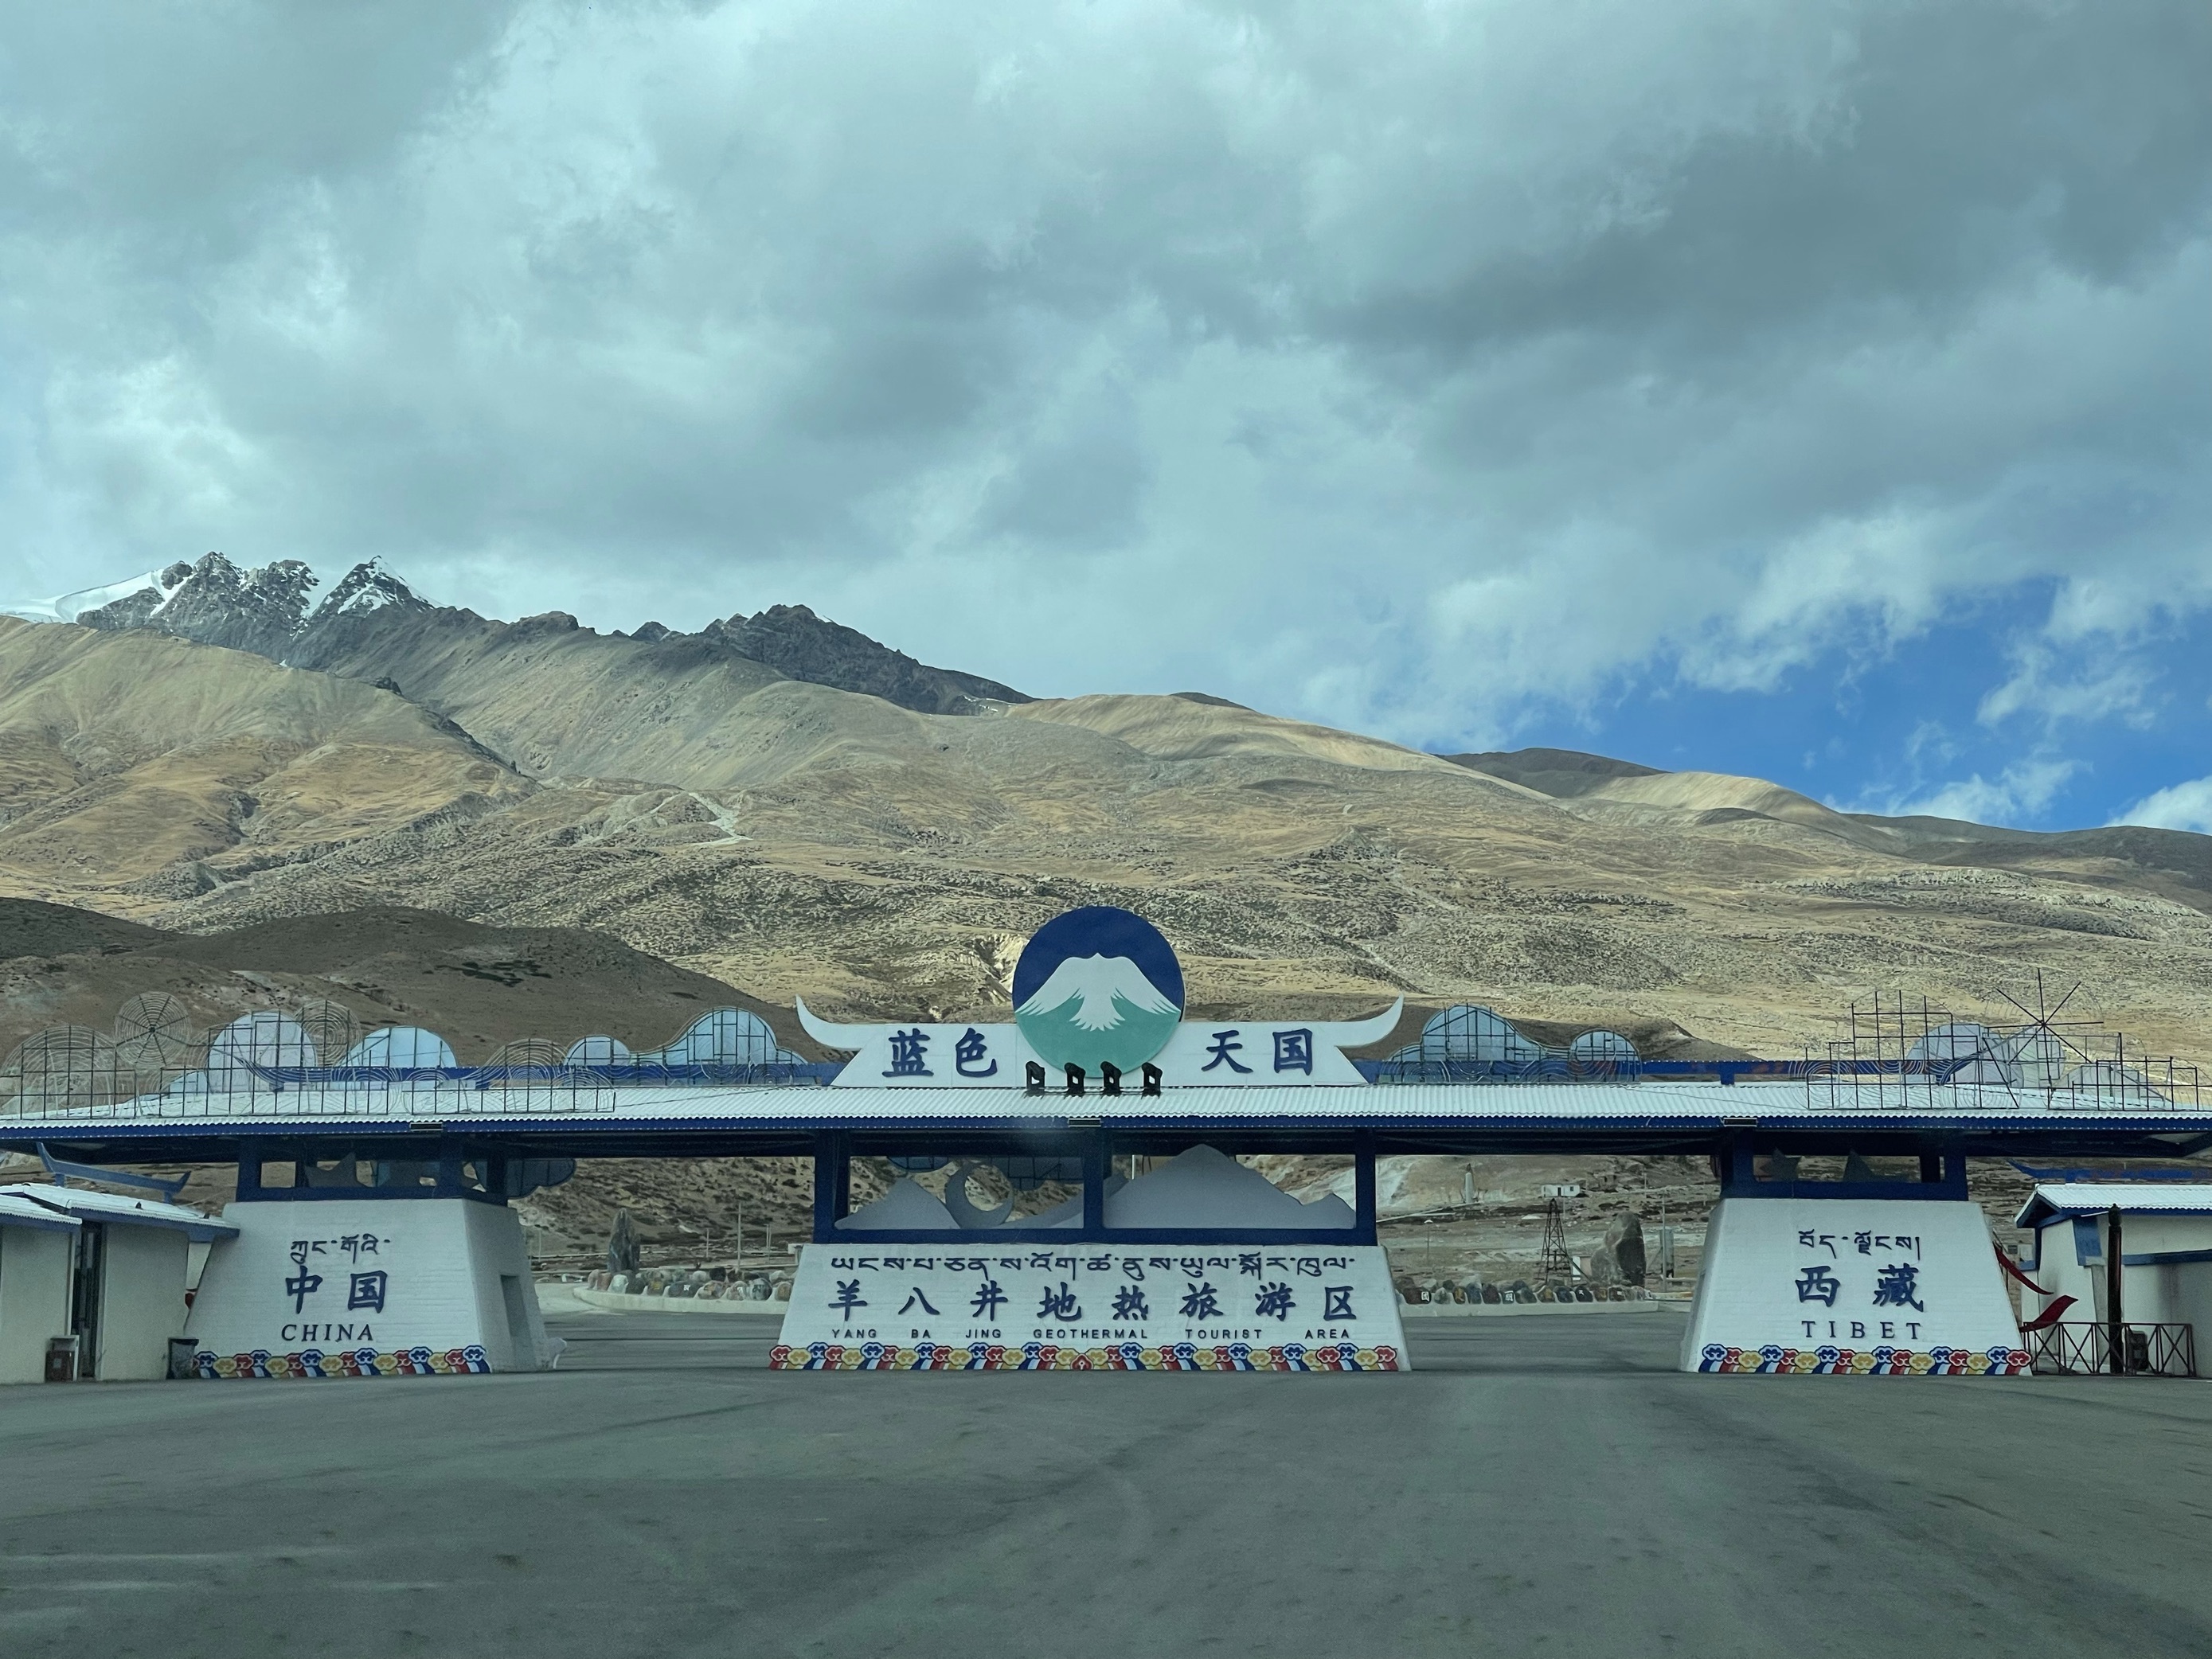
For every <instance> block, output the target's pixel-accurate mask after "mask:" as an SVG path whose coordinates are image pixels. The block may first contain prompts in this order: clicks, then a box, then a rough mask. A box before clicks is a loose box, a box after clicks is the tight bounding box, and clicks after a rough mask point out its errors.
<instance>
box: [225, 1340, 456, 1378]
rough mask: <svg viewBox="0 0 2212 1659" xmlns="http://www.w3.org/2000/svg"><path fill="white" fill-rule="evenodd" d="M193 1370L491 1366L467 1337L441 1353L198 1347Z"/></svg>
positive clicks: (294, 1373) (371, 1371) (414, 1370)
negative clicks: (209, 1349)
mask: <svg viewBox="0 0 2212 1659" xmlns="http://www.w3.org/2000/svg"><path fill="white" fill-rule="evenodd" d="M192 1367H193V1370H194V1372H195V1373H196V1374H197V1375H198V1376H204V1377H208V1378H210V1379H213V1378H216V1377H233V1376H281V1377H293V1378H298V1377H311V1376H484V1375H486V1374H487V1373H489V1371H490V1370H491V1361H490V1360H489V1359H488V1358H485V1355H484V1351H483V1349H482V1348H480V1347H477V1346H476V1345H475V1344H474V1343H471V1344H470V1345H469V1346H467V1347H465V1348H450V1349H447V1351H446V1352H442V1353H441V1352H438V1351H436V1350H435V1349H432V1348H403V1349H400V1350H398V1351H397V1352H392V1353H380V1352H378V1351H377V1350H375V1349H374V1348H349V1349H345V1350H343V1351H341V1352H337V1353H325V1352H323V1351H322V1350H321V1349H319V1348H308V1349H307V1350H305V1351H304V1352H300V1353H270V1352H269V1351H268V1350H267V1349H265V1348H256V1349H255V1350H254V1351H253V1352H252V1353H240V1354H214V1353H196V1354H194V1355H193V1356H192Z"/></svg>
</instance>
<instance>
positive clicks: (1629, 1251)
mask: <svg viewBox="0 0 2212 1659" xmlns="http://www.w3.org/2000/svg"><path fill="white" fill-rule="evenodd" d="M1605 1253H1606V1255H1608V1256H1610V1257H1611V1258H1612V1259H1613V1266H1614V1267H1615V1268H1616V1269H1617V1270H1618V1271H1619V1273H1620V1277H1621V1279H1622V1281H1623V1282H1624V1283H1626V1284H1630V1285H1641V1284H1642V1283H1643V1282H1644V1223H1643V1222H1642V1220H1640V1219H1639V1218H1638V1217H1637V1216H1636V1215H1635V1214H1634V1213H1633V1212H1631V1213H1628V1214H1626V1215H1617V1216H1615V1217H1614V1218H1613V1225H1611V1226H1609V1227H1607V1229H1606V1230H1605Z"/></svg>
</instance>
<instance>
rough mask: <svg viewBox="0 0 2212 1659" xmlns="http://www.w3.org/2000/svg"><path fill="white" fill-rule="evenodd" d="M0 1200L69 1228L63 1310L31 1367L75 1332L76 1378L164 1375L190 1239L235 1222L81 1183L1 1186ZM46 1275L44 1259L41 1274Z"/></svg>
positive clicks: (177, 1328)
mask: <svg viewBox="0 0 2212 1659" xmlns="http://www.w3.org/2000/svg"><path fill="white" fill-rule="evenodd" d="M0 1200H9V1204H10V1207H11V1208H17V1207H20V1206H25V1205H27V1206H31V1208H32V1209H33V1210H35V1211H39V1212H44V1213H45V1214H46V1215H47V1216H50V1217H52V1218H56V1219H58V1220H60V1221H61V1222H62V1223H63V1224H64V1225H65V1226H66V1227H68V1228H69V1230H70V1231H69V1233H68V1235H67V1237H69V1240H70V1243H69V1246H68V1248H67V1250H66V1253H65V1254H66V1261H65V1270H64V1271H65V1278H66V1283H67V1288H66V1291H65V1293H64V1311H63V1318H62V1319H61V1321H60V1322H58V1323H57V1324H56V1325H55V1326H54V1327H53V1328H50V1329H48V1330H47V1331H46V1333H45V1334H44V1337H43V1338H41V1339H38V1346H39V1348H40V1355H41V1358H40V1364H39V1370H38V1375H39V1376H45V1375H46V1364H45V1359H44V1358H43V1356H44V1352H45V1350H46V1343H47V1341H48V1340H51V1339H52V1338H53V1337H56V1336H73V1337H75V1338H76V1363H75V1365H74V1368H73V1369H74V1372H75V1375H76V1377H77V1378H78V1379H80V1380H98V1381H104V1382H149V1381H151V1380H153V1379H155V1378H156V1377H164V1376H167V1375H168V1374H169V1342H170V1340H171V1339H172V1338H173V1337H176V1336H179V1335H180V1334H183V1331H184V1328H185V1313H186V1307H185V1289H186V1286H187V1283H188V1273H189V1268H190V1263H191V1247H192V1246H193V1245H194V1244H195V1243H200V1244H206V1243H213V1242H214V1241H215V1240H216V1239H222V1238H230V1237H235V1236H236V1233H237V1231H238V1230H237V1229H236V1228H234V1227H232V1226H229V1225H226V1224H224V1223H222V1222H220V1221H211V1220H210V1219H209V1218H207V1217H205V1216H204V1215H202V1214H200V1213H199V1212H197V1210H187V1209H184V1208H182V1207H180V1206H178V1205H174V1204H169V1203H166V1202H163V1201H162V1200H160V1199H152V1198H134V1197H128V1196H125V1195H123V1194H116V1193H100V1192H92V1191H88V1190H85V1189H83V1188H72V1187H63V1186H52V1187H39V1186H31V1185H21V1186H15V1187H0ZM46 1249H47V1250H48V1251H51V1250H52V1246H51V1245H49V1246H47V1247H46ZM39 1259H40V1258H35V1257H34V1261H37V1260H39ZM34 1271H36V1270H35V1269H34ZM51 1273H52V1268H51V1267H46V1269H45V1270H44V1272H43V1273H39V1279H40V1280H42V1281H43V1280H44V1279H46V1277H47V1276H48V1275H50V1274H51ZM50 1288H51V1286H50V1285H46V1284H44V1283H41V1284H40V1289H39V1290H38V1291H35V1292H34V1294H35V1295H38V1296H40V1297H44V1296H45V1295H46V1294H47V1293H48V1291H49V1290H50ZM11 1340H12V1338H11ZM21 1380H25V1381H28V1380H32V1379H29V1378H23V1379H21Z"/></svg>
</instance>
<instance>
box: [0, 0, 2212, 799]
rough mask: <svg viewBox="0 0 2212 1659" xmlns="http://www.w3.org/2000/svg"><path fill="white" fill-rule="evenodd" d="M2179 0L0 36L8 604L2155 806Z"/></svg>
mask: <svg viewBox="0 0 2212 1659" xmlns="http://www.w3.org/2000/svg"><path fill="white" fill-rule="evenodd" d="M2208 87H2212V9H2208V8H2207V7H2205V6H2204V5H2203V3H2202V0H2175V3H2163V4H2162V3H2135V0H2088V3H2081V4H2069V3H2064V0H2017V3H1975V0H1954V3H1930V4H1926V5H1917V6H1915V5H1905V4H1883V3H1869V4H1847V3H1828V0H1790V3H1787V4H1776V3H1774V0H1670V3H1668V4H1664V5H1655V4H1652V3H1650V0H1620V3H1607V0H1587V3H1585V0H1514V3H1504V0H1473V3H1455V0H1427V3H1401V0H1361V3H1359V4H1356V5H1347V4H1343V3H1331V4H1327V5H1304V4H1299V3H1296V0H1288V3H1283V4H1279V5H1273V6H1267V7H1260V8H1253V9H1240V8H1238V7H1237V6H1236V5H1234V4H1231V3H1176V0H1092V3H1079V4H1053V3H1047V0H1022V3H1018V4H1004V5H997V4H991V3H972V0H928V3H912V4H896V3H881V0H839V3H836V4H830V3H811V4H809V3H786V0H758V3H756V0H737V3H728V4H720V5H717V4H713V3H695V4H681V5H679V4H667V5H655V4H638V5H623V4H598V5H588V6H587V5H580V4H568V3H546V4H527V3H526V4H517V5H504V6H481V7H474V8H471V7H469V6H467V5H465V4H461V3H457V0H425V3H420V4H416V5H413V6H411V7H410V6H406V5H403V4H401V3H398V0H383V3H379V4H375V5H368V4H365V3H363V4H348V3H325V4H317V5H312V6H302V5H296V4H288V5H281V6H258V5H254V4H251V3H228V4H224V3H206V4H200V5H192V6H185V5H167V6H163V5H149V4H147V3H145V0H132V3H131V4H128V5H113V6H110V5H106V4H103V3H100V0H72V3H70V4H68V5H65V6H52V7H45V8H30V7H17V8H15V9H12V11H11V15H10V20H9V24H8V27H7V28H6V30H5V31H4V32H3V33H0V526H4V528H0V587H5V588H6V589H7V590H8V592H5V593H4V594H0V598H6V599H20V598H26V597H37V596H40V595H44V594H48V593H53V592H61V591H64V590H66V589H69V588H71V587H76V586H86V585H88V584H90V583H92V582H95V581H101V580H112V579H113V578H114V577H117V576H119V575H123V574H128V573H129V572H131V571H135V570H142V569H145V568H149V566H157V565H161V564H164V563H167V562H169V561H171V560H172V559H174V558H177V557H190V556H197V554H198V553H200V552H203V551H204V550H208V549H210V548H220V549H222V550H223V551H225V552H226V553H228V554H229V555H230V556H232V557H234V558H235V559H237V560H239V561H240V562H246V563H252V564H259V563H264V562H267V561H268V560H270V559H273V558H277V557H284V556H296V557H302V558H306V559H307V560H308V561H310V562H313V563H314V564H315V565H317V566H318V567H319V568H343V566H344V565H346V564H348V563H349V562H352V561H354V560H356V559H357V558H361V557H366V556H371V555H381V556H385V557H386V558H387V559H388V560H390V561H391V562H392V564H393V566H394V567H395V568H398V570H399V571H401V572H402V573H403V574H405V575H406V576H407V577H408V578H409V579H410V580H412V581H414V582H415V583H416V585H417V586H420V587H422V589H423V590H424V591H425V592H428V593H429V594H430V595H431V596H433V597H435V598H438V599H445V600H448V601H450V602H454V603H462V604H466V605H471V606H473V607H475V608H476V609H477V610H479V611H484V612H486V613H487V614H490V615H498V616H506V617H514V616H519V615H523V614H526V613H529V612H532V611H543V610H547V609H552V608H560V609H565V610H569V611H574V612H576V613H577V614H578V615H579V616H580V617H583V618H584V620H585V621H586V622H587V623H596V624H598V625H599V626H600V627H603V628H614V627H627V626H630V625H634V624H635V623H637V622H640V621H642V620H644V619H645V618H647V617H656V618H658V619H659V620H661V621H663V622H665V623H670V624H671V625H674V626H680V627H691V626H696V625H698V624H699V623H703V622H705V621H706V620H708V618H709V617H714V616H720V615H726V614H728V613H730V612H732V611H738V610H746V611H750V610H757V609H758V608H760V607H761V606H763V605H769V604H772V603H775V602H779V601H784V602H803V603H806V604H810V605H813V606H814V608H815V609H817V611H822V612H823V613H824V614H826V615H829V616H834V617H837V618H839V619H840V620H842V621H846V622H849V623H853V624H854V625H855V626H857V627H860V628H862V629H866V630H867V631H869V632H870V633H872V634H874V635H877V636H878V637H879V638H883V639H885V640H888V641H890V642H892V643H894V644H896V645H897V646H899V647H902V648H903V649H906V650H908V651H910V652H912V653H914V654H915V655H917V656H920V657H921V658H923V659H926V660H929V661H933V662H939V663H944V664H948V665H955V666H959V667H963V668H968V669H970V670H973V671H979V672H984V673H988V674H991V675H994V676H995V677H997V678H1001V679H1004V680H1006V681H1009V682H1011V683H1012V684H1016V685H1018V686H1020V687H1022V688H1024V690H1030V691H1032V692H1036V693H1041V694H1047V695H1051V694H1068V693H1075V692H1081V691H1088V690H1181V689H1203V690H1211V691H1213V692H1217V693H1219V694H1221V695H1224V696H1231V697H1234V698H1236V699H1237V700H1239V701H1242V702H1249V703H1252V704H1254V705H1255V706H1258V707H1261V708H1267V709H1270V710H1273V711H1275V712H1279V713H1285V714H1299V715H1303V716H1306V717H1310V718H1313V719H1318V720H1327V721H1329V722H1332V723H1334V724H1338V725H1343V726H1352V727H1356V728H1358V729H1362V730H1365V731H1370V732H1378V733H1382V734H1384V735H1387V736H1390V737H1393V738H1398V739H1400V740H1402V741H1405V742H1408V743H1412V744H1419V745H1421V746H1424V747H1429V748H1434V749H1439V750H1457V749H1465V748H1488V747H1499V746H1509V745H1519V744H1535V743H1545V744H1561V745H1565V746H1571V747H1577V748H1589V749H1596V750H1603V751H1605V752H1608V753H1613V754H1618V755H1623V756H1626V757H1632V758H1635V759H1639V760H1642V761H1644V762H1646V763H1650V764H1653V765H1658V766H1665V767H1690V766H1696V767H1705V768H1710V769H1720V770H1729V771H1743V772H1752V773H1757V774H1760V775H1766V776H1771V777H1774V778H1777V779H1778V780H1780V781H1784V782H1786V783H1788V784H1790V785H1791V786H1792V787H1797V788H1800V789H1803V790H1805V791H1806V792H1807V793H1811V794H1814V795H1815V796H1818V797H1820V798H1822V799H1828V800H1831V801H1833V802H1835V803H1837V804H1838V805H1847V806H1851V807H1857V808H1862V809H1865V810H1873V811H1938V812H1943V813H1947V814H1950V815H1954V816H1964V817H1979V818H1982V819H1984V820H1988V821H1992V822H1998V823H2018V824H2022V825H2028V826H2035V827H2069V826H2074V825H2081V824H2091V823H2104V822H2106V821H2108V820H2111V819H2113V818H2116V817H2126V818H2130V819H2132V820H2133V821H2136V822H2145V823H2171V824H2173V825H2177V826H2181V827H2191V828H2200V829H2212V777H2208V776H2207V774H2212V744H2208V742H2207V741H2206V738H2207V736H2208V733H2212V708H2208V698H2212V649H2208V647H2212V465H2208V463H2212V453H2208V452H2209V451H2212V327H2209V326H2208V323H2212V304H2208V301H2212V97H2208V95H2207V93H2206V88H2208Z"/></svg>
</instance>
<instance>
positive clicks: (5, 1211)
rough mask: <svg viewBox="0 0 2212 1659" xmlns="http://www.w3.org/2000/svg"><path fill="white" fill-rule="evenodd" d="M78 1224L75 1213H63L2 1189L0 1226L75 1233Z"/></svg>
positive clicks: (0, 1196)
mask: <svg viewBox="0 0 2212 1659" xmlns="http://www.w3.org/2000/svg"><path fill="white" fill-rule="evenodd" d="M78 1225H79V1223H78V1221H77V1218H76V1217H75V1216H73V1215H62V1214H59V1213H58V1212H55V1211H53V1210H50V1209H48V1208H47V1207H46V1206H45V1205H43V1204H34V1203H33V1202H32V1201H31V1200H29V1199H27V1198H17V1197H15V1195H14V1194H12V1193H9V1192H5V1191H0V1227H33V1228H39V1229H42V1230H44V1231H48V1232H57V1233H73V1232H75V1231H76V1230H77V1227H78Z"/></svg>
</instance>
